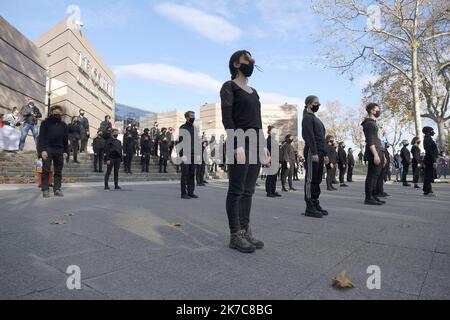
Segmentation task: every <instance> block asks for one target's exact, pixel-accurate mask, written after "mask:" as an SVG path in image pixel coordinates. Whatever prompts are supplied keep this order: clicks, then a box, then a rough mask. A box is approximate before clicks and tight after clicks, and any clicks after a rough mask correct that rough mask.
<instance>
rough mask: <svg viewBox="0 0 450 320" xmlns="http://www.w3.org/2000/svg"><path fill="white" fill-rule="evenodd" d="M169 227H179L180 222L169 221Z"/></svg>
mask: <svg viewBox="0 0 450 320" xmlns="http://www.w3.org/2000/svg"><path fill="white" fill-rule="evenodd" d="M169 227H172V228H180V227H181V224H180V223H170V224H169Z"/></svg>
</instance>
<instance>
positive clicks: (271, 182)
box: [266, 173, 278, 194]
mask: <svg viewBox="0 0 450 320" xmlns="http://www.w3.org/2000/svg"><path fill="white" fill-rule="evenodd" d="M277 176H278V173H277V174H272V175H268V176H267V178H266V192H267V194H274V193H276V192H277Z"/></svg>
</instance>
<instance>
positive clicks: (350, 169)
mask: <svg viewBox="0 0 450 320" xmlns="http://www.w3.org/2000/svg"><path fill="white" fill-rule="evenodd" d="M347 181H348V182H353V166H351V165H349V166H348V168H347Z"/></svg>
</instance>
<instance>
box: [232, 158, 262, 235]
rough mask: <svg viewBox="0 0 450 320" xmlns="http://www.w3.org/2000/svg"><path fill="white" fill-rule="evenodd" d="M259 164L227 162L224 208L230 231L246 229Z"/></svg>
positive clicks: (259, 167)
mask: <svg viewBox="0 0 450 320" xmlns="http://www.w3.org/2000/svg"><path fill="white" fill-rule="evenodd" d="M260 169H261V164H229V165H228V181H229V185H228V194H227V200H226V210H227V215H228V224H229V227H230V233H236V232H238V231H239V230H244V229H247V228H248V226H249V223H250V211H251V209H252V197H253V194H254V193H255V188H256V181H257V180H258V176H259V171H260Z"/></svg>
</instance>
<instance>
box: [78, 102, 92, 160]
mask: <svg viewBox="0 0 450 320" xmlns="http://www.w3.org/2000/svg"><path fill="white" fill-rule="evenodd" d="M85 114H86V112H85V111H84V110H83V109H80V116H79V119H80V124H81V127H82V130H81V146H80V153H82V152H85V151H86V146H87V142H88V141H89V137H90V135H91V134H90V132H89V120H88V118H86V117H85V116H84V115H85Z"/></svg>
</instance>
